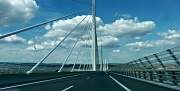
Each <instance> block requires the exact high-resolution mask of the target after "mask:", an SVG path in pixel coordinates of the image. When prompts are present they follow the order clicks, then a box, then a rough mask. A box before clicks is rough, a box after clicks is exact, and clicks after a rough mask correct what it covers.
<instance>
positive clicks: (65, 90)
mask: <svg viewBox="0 0 180 91" xmlns="http://www.w3.org/2000/svg"><path fill="white" fill-rule="evenodd" d="M72 87H74V86H70V87H68V88H66V89H64V90H62V91H67V90H69V89H71V88H72Z"/></svg>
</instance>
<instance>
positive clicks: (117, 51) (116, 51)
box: [113, 49, 121, 53]
mask: <svg viewBox="0 0 180 91" xmlns="http://www.w3.org/2000/svg"><path fill="white" fill-rule="evenodd" d="M113 52H115V53H119V52H121V50H118V49H117V50H113Z"/></svg>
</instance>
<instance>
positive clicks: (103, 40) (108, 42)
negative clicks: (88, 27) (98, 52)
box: [97, 36, 120, 47]
mask: <svg viewBox="0 0 180 91" xmlns="http://www.w3.org/2000/svg"><path fill="white" fill-rule="evenodd" d="M97 41H98V45H99V46H101V45H102V46H103V47H119V46H120V42H119V40H118V38H116V37H112V36H102V37H99V38H97Z"/></svg>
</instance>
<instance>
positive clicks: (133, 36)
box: [0, 0, 180, 63]
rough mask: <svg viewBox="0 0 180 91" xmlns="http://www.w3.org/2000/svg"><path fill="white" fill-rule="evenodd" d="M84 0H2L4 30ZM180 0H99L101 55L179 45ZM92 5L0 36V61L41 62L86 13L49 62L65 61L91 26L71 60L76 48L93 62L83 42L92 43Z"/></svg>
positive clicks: (118, 57)
mask: <svg viewBox="0 0 180 91" xmlns="http://www.w3.org/2000/svg"><path fill="white" fill-rule="evenodd" d="M80 1H81V3H80V2H74V1H73V0H0V35H3V34H6V33H9V32H12V31H15V30H18V29H21V28H25V27H28V26H31V25H34V24H37V23H41V22H45V21H48V20H51V19H55V18H59V17H62V16H65V15H68V14H71V13H74V12H77V11H80V10H83V9H86V8H89V7H91V4H84V3H82V2H87V3H91V0H80ZM179 4H180V1H179V0H136V1H134V0H96V23H97V24H96V25H97V28H96V29H97V37H98V38H97V41H98V46H100V45H102V49H103V50H102V51H103V53H102V55H103V59H106V60H107V61H108V62H109V63H124V62H129V61H132V60H135V59H138V58H142V57H145V56H148V55H151V54H153V53H157V52H160V51H164V50H166V49H169V48H173V47H176V46H179V44H180V18H179V16H180V12H179V10H180V6H179ZM90 11H91V9H89V10H87V11H85V12H82V13H79V14H78V15H74V16H70V17H68V18H65V19H62V20H58V21H55V22H52V23H49V24H46V25H43V26H40V27H37V28H34V29H31V30H28V31H25V32H22V33H19V34H16V35H12V36H9V37H6V38H4V39H0V62H38V61H39V60H41V59H42V58H43V57H44V56H45V55H46V54H47V53H48V52H49V51H50V50H51V49H52V48H53V47H54V46H55V45H57V44H58V43H59V42H60V41H61V40H62V39H63V38H64V37H65V35H67V33H68V32H70V31H71V30H72V29H73V28H74V27H75V26H76V25H77V24H78V23H79V22H80V21H81V20H82V19H83V18H84V17H85V16H86V15H88V17H90V18H88V17H87V18H86V19H85V20H84V22H82V24H80V25H79V27H78V28H77V29H76V31H75V32H74V33H73V34H72V35H70V37H68V39H67V40H65V42H63V43H62V45H60V46H59V47H58V48H57V50H55V51H54V52H53V53H52V54H51V55H50V56H49V57H48V58H47V60H45V62H48V63H63V62H64V60H66V59H67V56H68V54H69V52H70V50H71V49H72V47H73V45H74V43H75V42H76V40H77V39H78V36H79V35H80V34H81V30H82V29H83V28H87V30H88V31H89V32H87V33H83V35H82V36H81V38H82V39H81V40H79V41H78V42H77V47H76V48H75V49H74V51H73V52H72V55H71V57H70V58H69V59H68V62H67V63H73V62H75V59H77V55H78V54H81V55H80V56H79V58H78V59H79V61H78V62H79V63H80V62H82V60H88V61H86V62H90V59H88V58H86V57H89V58H90V56H91V54H89V53H88V51H91V49H90V47H89V48H85V47H84V46H86V47H88V46H90V45H91V44H92V41H91V40H90V39H89V38H90V36H88V35H87V34H89V33H90V32H91V31H90V30H91V29H89V28H88V27H89V26H90V24H89V23H91V15H89V12H90ZM88 21H89V23H87V22H88ZM99 49H100V47H99ZM85 50H86V51H85ZM79 51H80V52H79ZM99 52H100V50H99ZM83 57H84V58H83ZM100 57H101V56H100Z"/></svg>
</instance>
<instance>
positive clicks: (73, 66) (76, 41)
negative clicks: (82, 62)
mask: <svg viewBox="0 0 180 91" xmlns="http://www.w3.org/2000/svg"><path fill="white" fill-rule="evenodd" d="M89 20H90V17H89V19H88V21H87V22H86V25H85V26H84V28H83V30H82V31H81V34H80V35H79V37H78V39H77V41H76V42H78V41H79V39H80V37H81V36H82V35H83V33H84V32H83V31H84V30H85V27H86V26H87V24H88V22H89ZM80 52H81V51H80V50H79V53H78V56H77V58H76V60H75V62H74V65H73V68H72V70H71V72H73V70H74V67H75V65H76V62H77V59H78V58H79V54H80Z"/></svg>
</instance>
